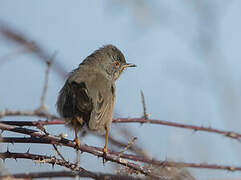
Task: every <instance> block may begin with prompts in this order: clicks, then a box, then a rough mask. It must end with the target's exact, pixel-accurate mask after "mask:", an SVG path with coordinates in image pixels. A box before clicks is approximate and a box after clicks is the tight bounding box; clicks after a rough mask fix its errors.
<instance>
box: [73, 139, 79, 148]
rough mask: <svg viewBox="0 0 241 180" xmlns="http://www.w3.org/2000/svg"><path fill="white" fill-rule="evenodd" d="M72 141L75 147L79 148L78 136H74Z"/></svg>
mask: <svg viewBox="0 0 241 180" xmlns="http://www.w3.org/2000/svg"><path fill="white" fill-rule="evenodd" d="M74 141H75V146H76V148H77V149H79V148H80V140H79V138H78V137H76V138H75V139H74Z"/></svg>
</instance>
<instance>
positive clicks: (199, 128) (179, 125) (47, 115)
mask: <svg viewBox="0 0 241 180" xmlns="http://www.w3.org/2000/svg"><path fill="white" fill-rule="evenodd" d="M5 116H38V117H44V118H47V119H50V120H52V121H48V120H47V121H2V122H4V123H5V124H9V125H17V126H37V125H40V124H41V125H57V124H65V122H64V121H62V120H61V119H60V118H59V117H57V116H55V115H52V114H50V113H46V112H39V111H9V110H5V111H2V112H0V118H3V117H5ZM112 122H113V123H141V124H156V125H164V126H171V127H177V128H184V129H190V130H194V131H204V132H209V133H216V134H221V135H224V136H226V137H229V138H233V139H237V140H238V141H240V138H241V133H238V132H234V131H225V130H219V129H215V128H211V127H203V126H195V125H190V124H182V123H176V122H171V121H165V120H154V119H145V118H118V119H113V121H112Z"/></svg>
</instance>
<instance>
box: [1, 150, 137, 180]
mask: <svg viewBox="0 0 241 180" xmlns="http://www.w3.org/2000/svg"><path fill="white" fill-rule="evenodd" d="M0 157H1V158H2V159H4V160H5V159H7V158H13V159H31V160H35V161H36V162H37V163H48V164H51V165H53V166H54V165H59V166H63V167H66V168H68V169H71V170H72V171H74V172H69V173H68V175H69V176H68V177H70V175H71V177H75V176H80V177H90V178H93V179H104V177H107V176H109V177H110V178H111V179H123V180H131V179H137V178H133V177H130V176H122V175H114V174H103V173H97V172H90V171H87V170H85V169H84V168H82V167H79V166H77V165H76V164H73V163H70V162H68V161H64V160H62V159H57V158H56V157H51V156H44V155H38V154H30V153H29V152H27V153H13V152H9V151H7V152H4V153H0ZM65 172H66V171H65ZM49 173H50V172H48V173H46V174H45V175H44V174H43V173H42V174H35V176H34V177H35V178H38V177H39V176H40V177H42V178H43V177H57V176H56V172H52V175H54V176H50V175H49ZM66 175H67V174H65V173H60V174H59V175H58V177H66ZM12 176H13V177H18V178H20V175H17V176H16V175H12ZM21 176H22V177H21V178H23V176H25V177H26V178H27V177H28V178H29V177H30V176H29V174H21ZM1 178H2V177H1V176H0V179H1Z"/></svg>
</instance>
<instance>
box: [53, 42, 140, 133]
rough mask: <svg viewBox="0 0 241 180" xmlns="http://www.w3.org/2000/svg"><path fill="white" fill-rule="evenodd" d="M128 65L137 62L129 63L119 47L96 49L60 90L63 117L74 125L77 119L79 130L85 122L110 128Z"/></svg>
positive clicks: (59, 107)
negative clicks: (118, 86)
mask: <svg viewBox="0 0 241 180" xmlns="http://www.w3.org/2000/svg"><path fill="white" fill-rule="evenodd" d="M126 67H135V65H133V64H127V63H126V60H125V57H124V55H123V54H122V52H121V51H120V50H119V49H117V48H116V47H115V46H113V45H106V46H104V47H102V48H100V49H98V50H96V51H95V52H94V53H92V54H91V55H90V56H88V57H87V58H86V59H85V60H84V61H83V62H82V63H81V64H80V65H79V67H78V68H77V69H75V70H74V71H73V72H71V73H70V75H69V77H68V79H67V81H66V82H65V84H64V86H63V88H62V89H61V90H60V93H59V96H58V101H57V110H58V112H59V114H60V116H61V117H62V118H63V119H64V120H66V121H67V122H70V123H71V124H72V125H74V123H75V122H76V123H77V129H76V130H77V131H78V130H80V129H81V128H82V127H83V126H84V125H87V127H88V129H89V130H92V131H97V132H103V131H104V130H106V131H108V130H109V129H110V125H111V122H112V117H113V112H114V104H115V91H116V87H115V81H116V80H117V79H118V78H119V77H120V75H121V73H122V72H123V71H124V69H125V68H126ZM107 133H108V132H107ZM76 138H77V137H76Z"/></svg>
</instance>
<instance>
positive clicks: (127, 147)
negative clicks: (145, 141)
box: [118, 137, 137, 157]
mask: <svg viewBox="0 0 241 180" xmlns="http://www.w3.org/2000/svg"><path fill="white" fill-rule="evenodd" d="M136 140H137V137H134V138H133V139H132V140H131V141H130V142H128V144H127V146H126V147H125V148H124V149H123V150H122V151H121V152H120V153H119V155H118V156H119V157H120V156H121V155H122V154H123V153H124V152H125V151H127V149H129V148H130V147H131V146H132V145H133V144H134V142H135V141H136Z"/></svg>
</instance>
